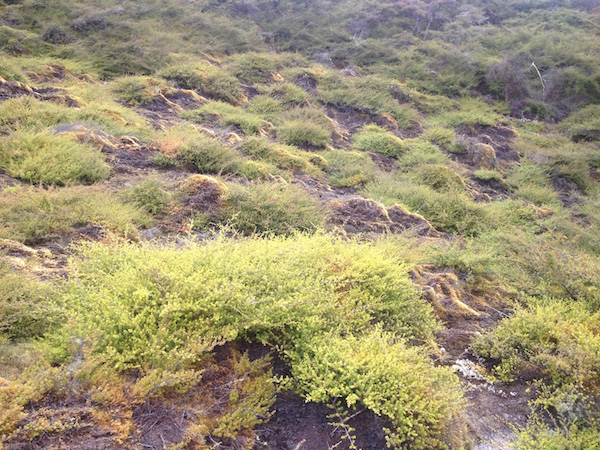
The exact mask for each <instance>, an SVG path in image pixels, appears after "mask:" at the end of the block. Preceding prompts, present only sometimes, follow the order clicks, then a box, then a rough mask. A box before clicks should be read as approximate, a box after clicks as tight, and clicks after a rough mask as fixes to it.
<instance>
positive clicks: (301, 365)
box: [291, 331, 465, 449]
mask: <svg viewBox="0 0 600 450" xmlns="http://www.w3.org/2000/svg"><path fill="white" fill-rule="evenodd" d="M291 362H292V375H293V377H294V384H295V385H296V386H297V389H299V390H300V392H302V393H304V395H305V396H306V398H307V400H311V401H316V402H320V403H331V402H332V401H333V400H337V399H341V400H343V401H344V402H345V403H346V406H347V407H349V408H360V407H366V408H368V409H370V410H371V411H373V412H374V413H375V414H377V415H378V416H381V417H382V418H384V419H385V420H386V421H389V423H390V425H391V426H390V427H389V428H386V429H385V432H386V435H387V436H386V440H387V443H388V446H390V447H392V448H414V449H443V448H447V445H448V443H449V442H453V443H454V444H457V443H459V444H460V441H461V437H464V436H461V433H464V432H465V428H464V424H463V427H462V429H461V424H462V419H461V413H462V410H463V408H464V401H463V397H462V391H461V389H460V382H459V380H458V377H457V376H456V375H455V374H454V373H453V372H452V371H451V370H450V369H448V368H445V367H435V366H433V365H432V364H431V361H430V360H429V359H428V357H427V355H426V354H425V353H424V352H423V351H422V349H420V348H418V347H411V346H409V345H407V343H406V342H405V341H404V340H403V339H398V338H397V337H395V336H393V335H390V334H388V333H382V332H381V331H374V332H371V333H365V334H363V335H359V336H347V337H339V336H336V335H327V336H325V337H324V338H322V339H318V340H315V341H314V342H311V343H310V344H309V345H308V346H307V348H306V350H304V352H303V354H301V355H296V354H294V353H292V357H291Z"/></svg>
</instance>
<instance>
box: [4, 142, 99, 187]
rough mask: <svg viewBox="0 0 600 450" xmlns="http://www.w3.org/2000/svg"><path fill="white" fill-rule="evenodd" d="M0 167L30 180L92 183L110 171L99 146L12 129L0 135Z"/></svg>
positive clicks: (55, 182) (48, 182)
mask: <svg viewBox="0 0 600 450" xmlns="http://www.w3.org/2000/svg"><path fill="white" fill-rule="evenodd" d="M0 169H2V170H5V171H6V172H7V173H9V174H10V175H12V176H13V177H15V178H19V179H21V180H25V181H29V182H32V183H45V184H56V185H59V186H63V185H66V184H71V183H77V182H81V183H94V182H96V181H100V180H103V179H105V178H107V177H108V175H109V174H110V168H109V166H108V164H106V162H105V161H104V157H103V156H102V153H101V152H100V150H98V149H96V148H94V147H92V146H90V145H86V144H80V143H78V142H76V141H73V140H71V139H69V138H68V137H66V136H60V135H53V134H48V133H40V134H35V133H27V132H24V133H15V134H12V135H10V136H8V137H5V138H0Z"/></svg>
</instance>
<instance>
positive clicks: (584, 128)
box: [558, 105, 600, 141]
mask: <svg viewBox="0 0 600 450" xmlns="http://www.w3.org/2000/svg"><path fill="white" fill-rule="evenodd" d="M558 128H559V129H560V130H562V131H564V132H566V133H567V134H568V135H569V136H570V137H571V139H573V140H574V141H598V140H600V105H589V106H586V107H584V108H582V109H580V110H579V111H577V112H576V113H574V114H571V115H570V116H569V117H567V118H566V119H565V120H563V121H562V122H561V123H560V124H559V125H558Z"/></svg>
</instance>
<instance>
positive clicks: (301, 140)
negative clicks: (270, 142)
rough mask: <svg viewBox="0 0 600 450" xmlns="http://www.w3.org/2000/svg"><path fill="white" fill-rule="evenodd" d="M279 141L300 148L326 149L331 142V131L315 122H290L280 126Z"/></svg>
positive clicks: (278, 131) (278, 128)
mask: <svg viewBox="0 0 600 450" xmlns="http://www.w3.org/2000/svg"><path fill="white" fill-rule="evenodd" d="M275 132H276V134H277V139H279V140H280V141H282V142H283V143H285V144H287V145H296V146H298V147H314V148H319V147H325V146H326V145H327V144H328V143H329V141H330V140H331V131H330V130H328V129H327V128H325V127H323V126H321V125H319V124H318V123H314V122H306V121H302V120H290V121H286V122H284V123H282V124H281V125H279V126H278V127H277V128H276V129H275Z"/></svg>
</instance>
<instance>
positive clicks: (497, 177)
mask: <svg viewBox="0 0 600 450" xmlns="http://www.w3.org/2000/svg"><path fill="white" fill-rule="evenodd" d="M473 177H475V179H477V180H479V181H502V178H503V175H502V172H499V171H497V170H494V169H491V170H490V169H478V170H476V171H475V172H473Z"/></svg>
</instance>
